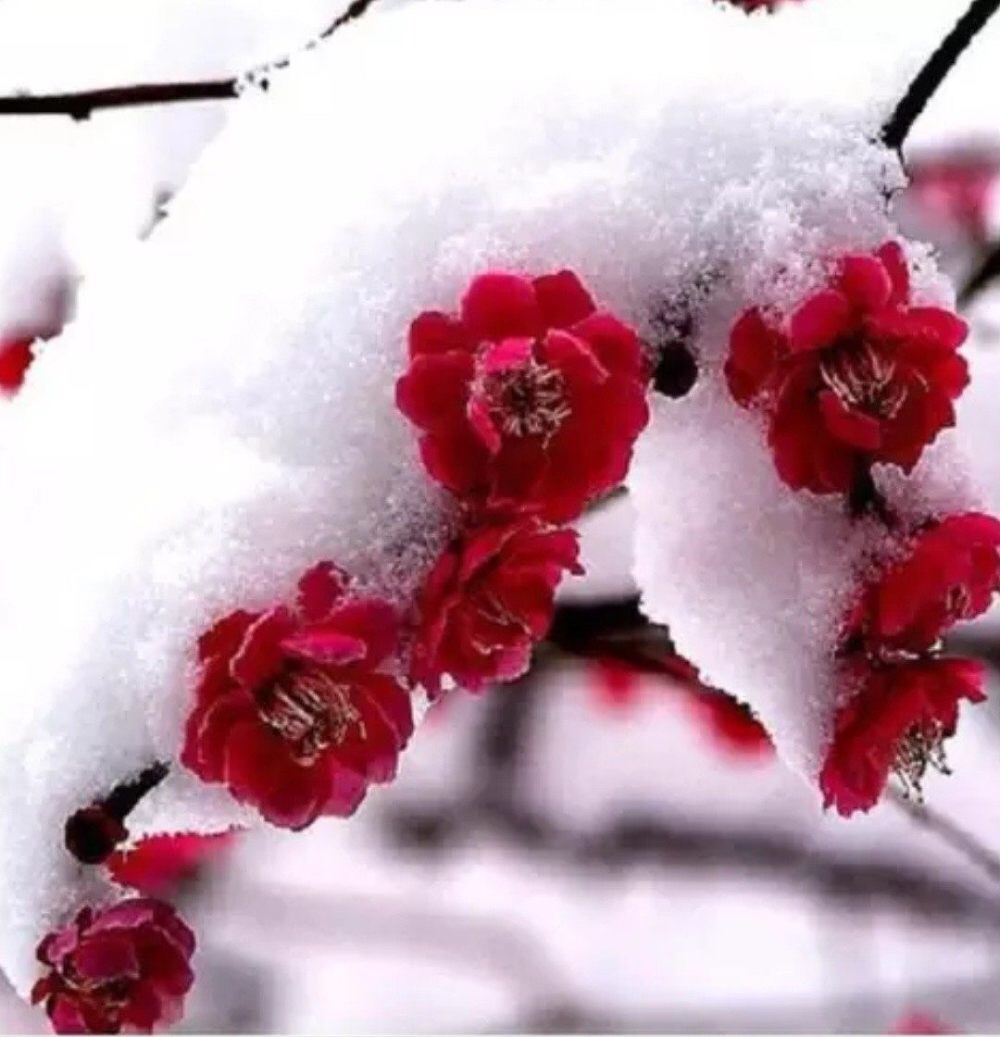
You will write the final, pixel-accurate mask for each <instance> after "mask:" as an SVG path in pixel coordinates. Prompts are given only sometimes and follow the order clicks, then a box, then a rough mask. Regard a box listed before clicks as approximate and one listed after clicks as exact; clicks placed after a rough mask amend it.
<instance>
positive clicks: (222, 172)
mask: <svg viewBox="0 0 1000 1037" xmlns="http://www.w3.org/2000/svg"><path fill="white" fill-rule="evenodd" d="M885 6H886V8H887V9H888V8H891V9H892V10H893V11H894V12H895V15H896V21H895V22H891V21H890V20H889V17H888V15H885V14H883V13H879V14H876V13H874V12H872V10H871V5H870V4H869V3H868V0H843V2H842V3H841V4H839V5H837V4H823V3H817V4H816V5H815V8H816V13H815V14H810V13H809V12H808V11H807V10H805V8H810V9H811V8H812V7H813V5H803V7H804V9H803V11H802V12H794V13H793V12H789V14H788V15H787V16H786V15H784V14H783V15H781V16H780V17H775V18H773V19H769V18H756V17H755V18H747V17H745V16H744V15H743V13H742V12H740V11H739V10H737V9H735V8H728V7H722V6H715V5H712V4H708V3H706V2H705V0H670V2H669V3H664V2H663V0H548V2H546V3H544V4H543V3H539V2H538V0H465V2H463V3H460V4H455V3H451V2H446V0H440V2H438V0H427V2H424V3H415V4H408V5H403V6H401V7H400V8H399V9H398V10H393V11H392V12H391V13H388V14H386V15H385V16H382V17H375V18H371V17H367V18H365V19H364V20H362V21H360V22H358V23H354V24H352V25H350V26H348V27H347V28H345V29H344V30H343V31H341V32H339V33H338V34H337V36H336V37H335V38H334V39H333V40H332V41H330V42H329V43H328V44H327V45H324V46H323V47H320V48H317V49H316V50H315V51H313V52H312V53H310V54H307V55H305V56H303V57H302V58H301V59H299V60H297V61H295V62H294V63H293V65H292V67H291V68H290V69H289V70H288V71H287V72H286V73H283V74H281V75H279V76H276V77H275V78H274V80H273V81H272V84H271V87H270V89H269V91H268V92H267V94H266V95H257V94H250V95H248V96H246V97H244V98H243V99H242V100H241V101H240V102H239V103H238V104H236V105H234V106H233V114H232V117H231V121H230V123H229V125H228V126H227V128H226V129H225V131H224V132H223V133H222V134H221V135H220V137H219V138H218V139H217V141H216V142H215V143H214V144H213V145H212V146H211V147H210V148H209V150H208V152H207V153H206V154H205V156H204V157H203V158H202V160H201V161H200V162H199V164H198V166H197V168H196V169H195V171H194V173H193V174H192V176H191V178H190V181H189V182H188V184H187V186H186V187H185V189H184V190H183V191H181V192H180V193H179V195H178V196H177V198H176V200H175V202H174V203H173V204H172V205H171V206H170V214H169V217H168V218H167V219H166V220H165V221H163V222H162V223H161V224H159V225H158V226H157V227H156V228H155V229H154V230H153V233H152V234H151V235H150V237H149V238H148V240H147V241H145V242H143V243H141V244H136V245H134V246H132V247H129V248H128V249H126V250H124V251H123V253H122V254H121V255H118V256H116V257H113V258H109V260H108V262H107V263H106V264H105V265H104V267H103V268H102V269H101V270H100V271H99V272H97V273H95V274H94V276H93V277H92V278H91V279H90V280H89V282H88V283H87V284H86V286H85V288H84V291H83V293H82V295H81V299H80V304H79V311H78V316H77V318H76V321H75V323H74V324H73V325H71V326H70V327H69V329H68V330H67V331H66V332H65V333H64V334H63V335H62V336H61V338H60V339H59V340H57V341H56V342H54V343H52V344H51V346H50V347H49V348H48V349H46V351H45V352H44V354H43V355H42V357H41V359H40V360H39V362H38V363H37V364H36V365H35V366H34V368H33V369H32V371H31V372H30V374H29V378H28V382H27V384H26V387H25V389H24V391H23V393H22V394H21V395H20V396H19V397H18V399H17V400H16V401H15V403H14V404H13V405H12V406H10V407H7V408H5V409H4V411H3V413H0V486H2V487H3V495H4V507H3V509H2V510H0V542H2V543H3V544H5V545H6V548H7V549H6V551H5V552H4V556H3V558H2V559H0V684H2V686H3V687H4V689H5V694H4V696H3V697H2V698H0V888H2V889H3V891H4V897H3V898H2V900H0V964H2V966H3V967H4V969H5V970H7V971H8V972H9V974H10V975H11V977H12V978H13V979H14V981H15V982H16V983H17V984H18V985H19V986H20V988H21V989H22V990H23V989H25V988H26V987H27V986H28V985H29V984H30V981H31V979H32V977H33V973H34V964H33V961H32V952H33V949H34V945H35V943H36V942H37V940H38V938H39V936H40V935H41V934H42V933H43V932H44V931H45V930H46V929H47V928H48V927H49V926H50V925H51V924H52V923H53V922H54V921H55V920H56V918H57V916H59V915H61V914H63V913H65V911H66V910H67V909H68V908H69V907H70V906H71V905H72V904H74V903H77V902H79V901H81V900H82V899H84V898H85V897H87V896H88V895H93V893H94V890H93V888H92V886H91V885H90V882H91V881H92V880H90V879H87V878H86V877H85V875H84V874H83V872H82V871H81V870H80V869H79V868H78V867H77V866H76V865H74V864H73V863H72V862H71V861H70V860H69V859H68V856H67V855H66V853H65V852H64V851H63V850H62V848H61V827H62V822H63V820H64V818H65V817H66V816H67V815H68V814H69V813H70V812H71V811H72V810H73V809H75V808H76V807H78V806H80V805H81V804H83V803H86V802H88V801H89V800H90V799H91V798H93V797H95V796H98V795H101V794H105V793H106V792H107V791H108V789H109V787H110V786H112V785H114V784H116V783H117V782H119V781H121V780H122V779H123V778H126V777H128V776H130V775H134V774H135V773H136V772H138V771H139V770H141V769H142V768H143V767H145V766H147V765H148V764H149V763H150V762H151V761H152V760H154V759H165V760H170V759H173V758H174V757H175V755H176V751H177V746H178V742H179V738H180V730H181V724H182V720H183V717H184V714H185V711H186V709H187V708H188V705H189V694H190V688H189V685H190V681H189V677H190V666H191V648H192V645H193V642H194V639H195V638H196V636H197V634H198V633H199V631H201V630H202V629H203V628H204V627H205V626H206V625H207V624H208V623H210V622H211V621H212V620H213V619H214V618H215V617H217V616H218V615H220V614H222V613H225V612H227V611H228V610H230V609H232V608H234V607H237V606H245V607H259V606H263V605H266V604H268V603H269V602H271V601H273V600H274V599H276V598H280V597H284V596H287V595H288V594H289V593H290V592H291V591H292V588H293V587H294V583H295V578H296V577H297V575H298V574H299V572H300V571H301V570H302V569H303V568H304V567H306V566H308V565H309V564H311V563H312V562H314V561H316V560H317V559H319V558H327V557H329V558H333V559H335V560H336V561H338V562H339V563H341V564H342V565H344V566H346V567H347V568H348V569H350V570H351V571H353V572H355V573H357V574H358V575H359V576H360V577H361V578H362V579H363V580H364V581H365V582H366V583H368V584H370V585H373V586H375V587H378V588H379V589H380V590H382V591H383V592H385V593H388V594H390V595H391V596H393V597H394V598H396V599H397V600H399V601H401V602H405V601H406V600H407V598H408V597H409V595H410V594H412V591H413V588H414V586H415V585H416V583H417V581H419V579H420V578H421V576H422V574H423V573H424V572H425V571H426V569H427V565H428V560H429V557H430V556H431V555H432V553H433V551H434V550H436V549H437V547H438V545H439V544H440V541H441V538H442V536H443V535H444V533H445V530H446V527H447V509H446V507H445V504H444V502H443V500H442V497H441V495H440V494H439V493H438V492H437V491H436V490H435V489H434V488H433V487H432V486H431V485H430V484H429V483H428V481H427V479H426V477H425V476H424V474H423V472H422V470H421V469H420V467H419V464H418V462H417V460H416V452H415V445H414V436H413V433H412V430H411V429H409V428H408V427H407V425H406V423H405V422H404V421H403V419H402V418H401V417H400V416H399V414H398V413H397V412H396V410H395V407H394V405H393V383H394V380H395V377H396V376H397V375H398V374H399V373H400V370H401V368H402V365H403V363H404V353H405V333H406V328H407V324H408V322H409V320H410V319H411V318H412V317H413V316H415V315H416V314H417V313H418V312H420V311H422V310H425V309H428V308H434V307H439V308H452V307H453V306H454V305H455V303H456V302H457V300H458V298H459V296H460V294H461V292H462V290H463V288H464V286H465V285H466V283H467V282H468V280H469V278H470V277H471V276H472V275H473V274H474V273H476V272H478V271H481V270H483V269H485V268H488V267H508V268H515V269H519V270H525V271H529V272H544V271H549V270H555V269H558V268H560V267H571V268H573V269H575V270H576V271H577V272H578V273H579V274H580V275H581V277H582V278H583V280H584V281H585V282H586V283H587V284H588V286H590V287H591V289H592V290H593V291H594V293H595V294H596V296H597V297H598V298H599V300H600V301H601V302H602V303H604V304H606V305H608V306H610V307H611V308H612V309H614V310H615V311H616V312H618V313H619V314H621V315H622V316H623V317H624V318H626V319H629V320H632V321H634V322H635V323H636V324H637V325H638V326H639V327H641V328H642V329H643V331H644V332H646V333H647V334H650V335H652V334H653V332H654V331H655V328H656V326H657V318H658V317H660V316H662V314H663V313H664V312H665V311H669V310H671V309H672V308H675V307H677V306H679V305H680V306H691V307H696V308H697V309H698V320H699V324H700V327H701V333H700V337H699V344H700V348H701V350H702V361H703V365H704V377H703V380H702V383H701V384H700V385H699V386H698V388H697V389H696V391H695V392H694V393H692V394H691V396H690V398H689V399H687V400H685V401H683V402H681V403H678V404H675V403H667V402H665V401H658V402H657V404H656V415H655V418H654V421H653V425H652V428H651V430H650V432H649V435H648V437H647V439H646V441H645V442H644V443H643V444H642V446H641V449H640V456H639V460H638V464H637V471H636V475H635V479H634V483H633V485H634V489H635V493H636V499H637V502H638V505H639V513H640V529H639V564H638V574H639V577H640V582H641V584H642V586H643V590H644V592H645V597H646V604H647V607H648V608H649V610H650V613H651V614H652V615H653V616H654V617H655V618H657V619H666V620H668V621H669V622H670V623H671V624H674V625H675V628H676V631H677V634H678V643H679V646H680V648H681V650H682V651H685V652H688V653H689V654H690V655H691V656H692V657H693V658H694V660H695V661H696V662H698V663H700V664H702V665H705V666H706V669H707V672H708V676H709V677H710V678H711V679H713V680H717V681H718V682H719V683H721V684H723V685H724V686H727V687H728V688H729V690H731V691H732V692H734V693H736V694H738V695H739V696H740V697H743V698H746V699H747V700H749V701H750V702H752V703H753V704H754V706H755V707H756V708H757V709H759V710H760V712H761V714H762V716H763V718H764V720H765V721H766V722H767V723H768V724H769V725H770V726H772V728H773V730H774V731H775V734H776V736H777V737H778V740H779V744H780V745H782V746H783V747H784V748H785V749H786V751H787V752H788V753H789V754H790V755H791V756H792V757H793V758H795V759H796V760H797V761H798V762H799V763H800V765H802V766H806V765H808V764H809V763H810V762H811V761H813V759H814V755H815V751H816V748H817V745H818V744H819V741H820V739H821V737H822V728H823V707H824V702H823V696H824V695H827V694H828V689H826V688H825V687H824V685H823V679H822V678H823V672H822V671H823V666H822V655H823V652H824V651H825V650H826V648H827V647H828V645H827V644H826V642H825V641H824V639H827V640H828V638H829V624H828V617H829V615H830V614H831V610H832V609H833V608H834V606H833V604H831V603H832V602H834V601H835V599H837V597H838V595H839V594H840V593H841V591H842V587H843V581H844V574H845V570H846V568H847V566H848V565H849V562H850V559H851V557H852V555H853V553H854V552H855V550H856V549H860V548H858V545H857V543H856V541H860V540H863V539H864V536H863V530H857V531H852V530H851V529H849V528H848V526H847V524H846V522H845V521H844V519H843V518H842V516H840V515H839V514H837V513H835V509H832V508H831V507H830V506H828V505H827V504H825V503H823V502H817V501H814V500H810V499H808V498H793V497H792V496H791V495H789V494H786V493H783V492H781V488H780V487H779V486H778V485H777V482H776V478H775V477H774V475H773V472H772V471H771V469H770V467H769V465H770V462H769V459H768V458H767V456H766V454H765V452H764V450H763V447H762V445H761V441H760V435H759V430H758V429H757V428H756V427H755V426H754V424H753V420H752V418H751V417H750V416H748V415H745V414H743V413H741V412H739V411H737V410H736V408H735V407H733V406H732V404H731V403H729V402H728V401H726V400H725V399H724V398H723V396H722V393H721V390H720V386H719V358H720V349H721V348H722V345H723V344H724V342H725V329H726V324H727V321H728V320H729V319H730V318H731V316H732V315H733V313H734V312H736V310H737V309H738V308H739V307H740V306H742V305H744V304H745V303H746V302H747V301H749V300H751V299H752V300H754V301H760V300H762V299H771V300H773V301H777V302H781V301H788V300H790V299H791V298H793V297H795V296H797V295H798V294H800V293H801V291H802V290H803V289H804V288H805V287H806V286H811V285H814V284H815V283H817V280H818V278H819V277H820V276H821V273H822V269H821V268H822V259H823V257H824V255H825V254H826V253H827V252H828V251H829V250H834V251H836V250H838V249H843V248H846V247H858V246H864V245H872V244H876V243H878V242H880V241H881V240H882V239H884V238H885V237H886V236H888V235H889V234H890V232H891V229H890V227H889V226H888V223H887V220H886V218H885V216H884V214H883V207H882V192H883V190H885V189H886V188H887V187H893V186H896V185H898V183H899V179H898V178H899V173H898V169H897V168H896V166H895V163H894V160H893V159H892V157H891V156H888V155H886V154H885V153H883V152H882V151H881V149H879V148H878V147H876V146H874V145H872V144H870V143H868V140H869V139H870V138H871V137H872V136H873V133H874V128H875V127H876V125H877V123H878V121H879V119H880V118H881V117H883V116H884V114H885V112H886V110H887V108H888V107H891V105H890V104H887V98H894V97H895V96H897V95H898V92H899V89H900V87H901V84H902V83H903V82H905V80H906V78H907V75H908V74H909V72H910V71H911V70H912V68H913V66H914V62H915V58H914V53H916V52H919V55H920V56H922V55H923V53H924V52H925V50H926V46H925V45H926V42H927V40H926V39H925V38H924V36H925V34H924V33H923V32H921V33H915V35H914V39H915V40H916V41H917V42H916V43H914V45H913V52H910V50H908V49H907V46H908V45H907V46H904V45H903V44H902V43H901V41H900V32H899V27H898V21H899V14H900V12H901V11H902V10H906V11H909V10H910V9H911V8H912V6H913V5H912V4H910V3H907V4H905V5H903V6H902V7H901V6H900V5H899V4H898V3H896V2H892V3H887V4H886V5H885ZM942 6H947V5H942ZM835 12H840V16H841V17H843V19H844V22H843V24H844V26H845V32H844V33H843V34H841V35H840V36H838V33H837V25H838V21H837V17H836V16H835ZM862 26H863V28H864V31H861V28H862ZM918 37H919V39H918ZM512 66H513V69H512ZM721 70H724V72H725V74H724V75H720V71H721ZM862 71H863V74H862ZM845 73H846V74H845ZM784 709H788V710H789V711H790V716H791V718H792V719H789V720H787V721H786V720H785V719H784V718H783V715H782V710H784ZM796 711H797V712H796ZM143 811H144V822H143V823H144V825H145V826H147V827H149V828H156V827H157V826H158V825H159V826H161V827H164V828H176V827H181V826H183V825H184V824H185V823H187V824H189V825H190V826H191V827H198V828H202V829H212V828H224V827H227V826H228V825H229V824H230V823H232V822H233V821H234V820H241V819H243V817H242V814H240V813H238V812H236V811H234V810H232V809H229V808H228V806H227V802H226V800H225V797H224V796H222V795H220V794H219V790H217V789H214V790H202V789H198V788H197V787H196V786H195V785H193V783H191V782H190V780H189V779H186V778H184V777H183V776H182V775H179V774H177V773H176V767H175V773H174V774H173V775H172V776H171V777H170V778H169V779H168V780H167V781H166V782H165V783H164V785H163V786H161V787H160V788H159V789H157V790H156V791H155V792H154V793H152V794H151V796H150V797H149V801H148V804H146V805H145V806H144V808H143Z"/></svg>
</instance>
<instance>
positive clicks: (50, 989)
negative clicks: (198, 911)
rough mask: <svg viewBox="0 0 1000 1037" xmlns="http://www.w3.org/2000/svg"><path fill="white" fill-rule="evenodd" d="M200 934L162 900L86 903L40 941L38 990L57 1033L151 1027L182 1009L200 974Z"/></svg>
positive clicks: (34, 996)
mask: <svg viewBox="0 0 1000 1037" xmlns="http://www.w3.org/2000/svg"><path fill="white" fill-rule="evenodd" d="M194 946H195V939H194V934H193V933H192V932H191V930H190V929H189V928H188V927H187V925H185V924H184V922H183V921H181V919H180V918H179V917H178V915H177V914H176V912H175V911H174V910H173V908H171V907H168V906H167V905H166V904H163V903H160V902H159V901H157V900H149V899H145V898H136V899H132V900H125V901H122V902H121V903H118V904H115V905H114V906H112V907H109V908H105V909H103V910H97V911H95V910H93V909H92V908H89V907H85V908H83V909H82V910H81V911H80V912H79V913H78V914H77V915H76V917H75V918H74V919H73V921H72V922H70V923H69V924H68V925H66V926H65V927H63V928H62V929H60V930H58V931H57V932H54V933H50V934H49V935H48V936H46V937H45V939H44V940H42V942H41V943H40V944H39V947H38V960H39V962H40V963H41V964H42V965H43V966H44V970H45V971H44V974H43V975H42V977H41V978H40V979H39V980H38V982H37V983H35V986H34V989H33V990H32V992H31V1000H32V1003H34V1004H41V1005H43V1006H44V1008H45V1011H46V1012H47V1013H48V1016H49V1020H50V1021H51V1023H52V1027H53V1029H54V1030H55V1031H56V1032H57V1033H121V1032H122V1031H125V1032H130V1033H150V1032H151V1031H152V1030H153V1028H154V1027H155V1026H157V1025H159V1024H169V1023H171V1022H173V1021H175V1020H176V1019H178V1018H179V1017H180V1012H181V1007H182V1005H183V1001H184V997H185V995H186V994H187V992H188V990H189V989H190V988H191V984H192V983H193V981H194V973H193V972H192V971H191V965H190V959H191V955H192V954H193V953H194Z"/></svg>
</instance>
